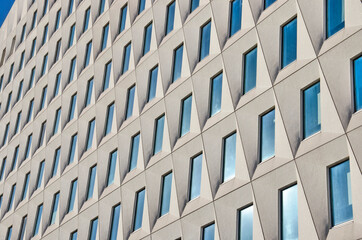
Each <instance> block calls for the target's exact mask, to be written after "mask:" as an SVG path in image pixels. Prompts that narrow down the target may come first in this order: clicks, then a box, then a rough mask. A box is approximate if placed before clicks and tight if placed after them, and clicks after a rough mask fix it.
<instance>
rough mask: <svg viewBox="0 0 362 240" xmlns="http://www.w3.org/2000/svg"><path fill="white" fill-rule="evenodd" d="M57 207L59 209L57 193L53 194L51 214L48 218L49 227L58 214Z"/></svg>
mask: <svg viewBox="0 0 362 240" xmlns="http://www.w3.org/2000/svg"><path fill="white" fill-rule="evenodd" d="M58 207H59V192H57V193H56V194H54V197H53V207H52V214H51V217H50V225H52V224H54V223H55V220H56V218H57V214H58Z"/></svg>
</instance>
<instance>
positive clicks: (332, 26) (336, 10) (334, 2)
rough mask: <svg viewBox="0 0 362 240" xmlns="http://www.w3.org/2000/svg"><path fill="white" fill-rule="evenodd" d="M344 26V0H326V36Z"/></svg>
mask: <svg viewBox="0 0 362 240" xmlns="http://www.w3.org/2000/svg"><path fill="white" fill-rule="evenodd" d="M342 28H344V0H327V37H330V36H332V35H333V34H335V33H336V32H338V31H339V30H341V29H342Z"/></svg>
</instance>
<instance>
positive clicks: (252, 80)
mask: <svg viewBox="0 0 362 240" xmlns="http://www.w3.org/2000/svg"><path fill="white" fill-rule="evenodd" d="M256 66H257V48H254V49H252V50H251V51H250V52H248V53H247V54H245V57H244V94H245V93H247V92H249V91H250V90H251V89H253V88H255V86H256V74H257V71H256V70H257V68H256Z"/></svg>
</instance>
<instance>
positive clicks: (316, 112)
mask: <svg viewBox="0 0 362 240" xmlns="http://www.w3.org/2000/svg"><path fill="white" fill-rule="evenodd" d="M303 100H304V138H306V137H309V136H311V135H312V134H314V133H316V132H318V131H320V130H321V106H320V84H319V83H316V84H314V85H313V86H311V87H309V88H307V89H305V90H304V91H303Z"/></svg>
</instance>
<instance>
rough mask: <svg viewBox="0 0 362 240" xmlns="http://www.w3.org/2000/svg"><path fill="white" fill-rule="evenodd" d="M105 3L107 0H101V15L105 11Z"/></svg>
mask: <svg viewBox="0 0 362 240" xmlns="http://www.w3.org/2000/svg"><path fill="white" fill-rule="evenodd" d="M105 4H106V0H101V2H100V4H99V15H101V14H102V13H103V12H104V7H105Z"/></svg>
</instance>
